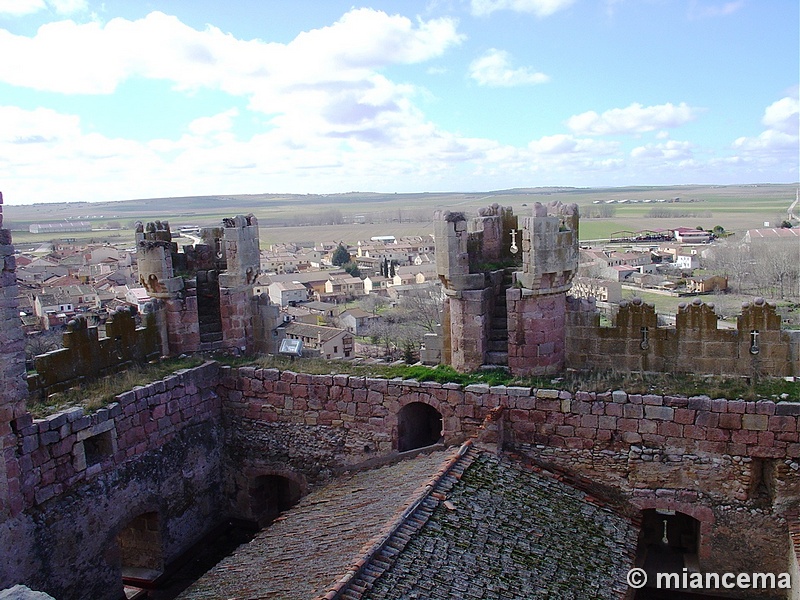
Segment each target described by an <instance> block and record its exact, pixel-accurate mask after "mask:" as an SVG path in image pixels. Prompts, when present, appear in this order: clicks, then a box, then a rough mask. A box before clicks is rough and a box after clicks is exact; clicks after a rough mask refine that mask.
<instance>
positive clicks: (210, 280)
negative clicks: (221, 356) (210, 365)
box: [197, 271, 222, 350]
mask: <svg viewBox="0 0 800 600" xmlns="http://www.w3.org/2000/svg"><path fill="white" fill-rule="evenodd" d="M197 319H198V324H199V326H200V348H201V350H215V349H217V348H219V347H220V346H221V343H222V318H221V316H220V311H219V282H218V280H217V273H216V271H198V273H197Z"/></svg>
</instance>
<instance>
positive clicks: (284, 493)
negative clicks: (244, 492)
mask: <svg viewBox="0 0 800 600" xmlns="http://www.w3.org/2000/svg"><path fill="white" fill-rule="evenodd" d="M302 495H303V488H302V487H301V485H300V483H299V482H297V481H294V480H293V479H290V478H289V477H284V476H282V475H274V474H269V475H259V476H258V477H255V478H254V479H253V480H252V481H251V482H250V489H249V496H250V514H251V515H252V516H253V519H254V520H255V521H256V522H257V523H258V526H259V527H266V526H267V525H269V524H270V523H272V521H274V520H275V518H276V517H277V516H278V515H279V514H280V513H282V512H283V511H285V510H288V509H289V508H291V507H292V506H294V505H295V504H297V501H298V500H300V498H301V497H302Z"/></svg>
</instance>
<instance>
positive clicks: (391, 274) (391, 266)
mask: <svg viewBox="0 0 800 600" xmlns="http://www.w3.org/2000/svg"><path fill="white" fill-rule="evenodd" d="M396 265H397V263H396V262H395V261H392V262H390V263H389V267H388V273H389V274H388V275H387V277H388V278H389V279H394V275H395V269H394V268H395V266H396Z"/></svg>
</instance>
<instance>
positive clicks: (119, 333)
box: [27, 308, 161, 398]
mask: <svg viewBox="0 0 800 600" xmlns="http://www.w3.org/2000/svg"><path fill="white" fill-rule="evenodd" d="M135 315H136V309H135V308H130V309H129V308H121V309H119V310H117V311H115V312H114V313H113V314H112V315H111V317H110V318H109V319H108V321H107V322H106V336H105V337H103V338H99V337H98V329H97V327H89V326H88V325H87V322H86V320H85V319H84V318H81V317H78V318H76V319H73V320H72V321H70V322H69V323H68V324H67V331H66V333H64V335H63V342H62V343H63V348H60V349H58V350H53V351H52V352H48V353H46V354H41V355H39V356H37V357H36V358H35V359H34V368H35V369H36V372H35V373H34V374H31V375H28V377H27V381H28V389H29V391H30V393H31V394H32V395H36V396H39V397H42V398H43V397H45V396H47V395H48V394H51V393H53V392H58V391H61V390H64V389H67V388H69V387H73V386H75V385H77V384H79V383H81V382H82V381H84V380H87V379H93V378H96V377H101V376H104V375H108V374H110V373H116V372H118V371H119V370H121V369H124V368H126V367H128V366H130V365H132V364H137V363H138V364H141V363H144V362H146V361H148V360H151V359H153V358H158V357H159V356H160V354H161V352H160V351H161V348H160V340H159V334H158V329H157V326H156V318H155V315H153V314H150V313H148V314H145V315H144V324H143V326H141V327H137V326H136V321H135Z"/></svg>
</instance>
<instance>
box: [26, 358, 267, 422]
mask: <svg viewBox="0 0 800 600" xmlns="http://www.w3.org/2000/svg"><path fill="white" fill-rule="evenodd" d="M203 362H204V358H203V357H201V356H190V357H188V358H172V359H168V360H163V361H160V362H157V363H153V364H148V365H143V366H141V367H133V368H130V369H127V370H126V371H122V372H121V373H115V374H114V375H108V376H107V377H103V378H102V379H97V380H95V381H92V382H90V383H86V384H82V385H79V386H75V387H74V388H71V389H69V390H66V391H64V392H58V393H55V394H51V395H50V396H48V397H47V398H46V399H45V400H34V399H31V400H29V401H28V410H29V411H30V412H31V414H32V415H33V417H34V418H36V419H41V418H43V417H46V416H47V415H52V414H54V413H57V412H59V411H62V410H66V409H68V408H73V407H75V406H80V407H82V408H83V410H84V412H85V413H91V412H94V411H96V410H97V409H99V408H102V407H104V406H106V405H107V404H109V403H111V402H113V401H114V398H115V397H116V396H118V395H119V394H122V393H123V392H127V391H129V390H131V389H133V388H134V387H136V386H140V385H147V384H149V383H153V382H154V381H159V380H160V379H164V378H165V377H167V376H168V375H171V374H172V373H174V372H175V371H178V370H180V369H191V368H192V367H197V366H199V365H201V364H203ZM251 362H252V361H251Z"/></svg>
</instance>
